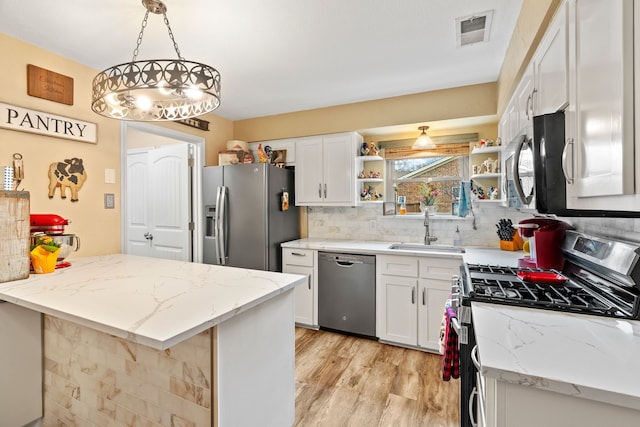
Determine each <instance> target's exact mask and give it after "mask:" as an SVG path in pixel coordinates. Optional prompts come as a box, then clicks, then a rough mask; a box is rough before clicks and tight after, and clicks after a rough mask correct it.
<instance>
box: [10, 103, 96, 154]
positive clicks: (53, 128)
mask: <svg viewBox="0 0 640 427" xmlns="http://www.w3.org/2000/svg"><path fill="white" fill-rule="evenodd" d="M0 128H5V129H11V130H17V131H20V132H30V133H37V134H40V135H46V136H53V137H55V138H65V139H73V140H75V141H81V142H88V143H92V144H95V143H96V142H98V130H97V125H96V124H95V123H90V122H84V121H82V120H76V119H72V118H69V117H64V116H58V115H55V114H50V113H45V112H42V111H37V110H30V109H28V108H22V107H17V106H15V105H9V104H4V103H2V102H0Z"/></svg>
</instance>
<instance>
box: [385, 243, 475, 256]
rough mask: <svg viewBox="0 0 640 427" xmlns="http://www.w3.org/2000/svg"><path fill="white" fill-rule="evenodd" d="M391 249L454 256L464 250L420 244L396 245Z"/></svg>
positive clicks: (456, 247)
mask: <svg viewBox="0 0 640 427" xmlns="http://www.w3.org/2000/svg"><path fill="white" fill-rule="evenodd" d="M389 249H395V250H399V251H420V252H444V253H452V254H463V253H464V248H461V247H458V246H446V245H421V244H419V243H394V244H393V245H391V246H389Z"/></svg>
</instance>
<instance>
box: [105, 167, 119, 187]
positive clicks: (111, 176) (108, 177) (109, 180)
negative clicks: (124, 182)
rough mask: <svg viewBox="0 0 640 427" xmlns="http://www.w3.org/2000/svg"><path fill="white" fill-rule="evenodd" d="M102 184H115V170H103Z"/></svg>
mask: <svg viewBox="0 0 640 427" xmlns="http://www.w3.org/2000/svg"><path fill="white" fill-rule="evenodd" d="M104 183H105V184H115V183H116V170H115V169H109V168H107V169H105V170H104Z"/></svg>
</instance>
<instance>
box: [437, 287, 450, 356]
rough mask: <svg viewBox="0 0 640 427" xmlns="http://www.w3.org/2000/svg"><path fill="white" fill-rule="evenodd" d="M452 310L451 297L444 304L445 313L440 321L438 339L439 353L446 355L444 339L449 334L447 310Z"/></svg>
mask: <svg viewBox="0 0 640 427" xmlns="http://www.w3.org/2000/svg"><path fill="white" fill-rule="evenodd" d="M449 308H451V295H449V298H447V301H445V303H444V311H443V312H442V320H441V321H440V336H439V337H438V352H439V353H440V354H442V355H444V337H445V334H446V332H447V310H448V309H449Z"/></svg>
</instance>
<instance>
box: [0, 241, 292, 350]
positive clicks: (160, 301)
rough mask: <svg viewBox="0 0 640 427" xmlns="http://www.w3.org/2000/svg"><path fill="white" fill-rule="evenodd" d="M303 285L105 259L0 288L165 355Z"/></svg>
mask: <svg viewBox="0 0 640 427" xmlns="http://www.w3.org/2000/svg"><path fill="white" fill-rule="evenodd" d="M303 282H304V276H300V275H295V274H282V273H273V272H268V271H258V270H246V269H240V268H232V267H221V266H216V265H207V264H198V263H189V262H182V261H171V260H164V259H157V258H145V257H138V256H132V255H123V254H115V255H105V256H97V257H87V258H77V259H73V262H72V266H71V267H68V268H64V269H59V270H56V271H55V272H53V273H49V274H31V275H30V276H29V278H27V279H24V280H17V281H12V282H6V283H0V300H5V301H8V302H11V303H14V304H17V305H20V306H23V307H26V308H29V309H32V310H35V311H39V312H41V313H45V314H49V315H52V316H55V317H59V318H62V319H66V320H69V321H72V322H75V323H78V324H81V325H84V326H88V327H91V328H93V329H96V330H99V331H101V332H105V333H108V334H111V335H115V336H118V337H121V338H125V339H128V340H130V341H134V342H138V343H141V344H144V345H147V346H149V347H153V348H156V349H160V350H162V349H166V348H169V347H171V346H173V345H175V344H177V343H178V342H180V341H182V340H185V339H187V338H190V337H192V336H194V335H196V334H198V333H200V332H202V331H204V330H206V329H208V328H211V327H212V326H214V325H217V324H219V323H221V322H224V321H225V320H227V319H230V318H231V317H233V316H235V315H237V314H239V313H242V312H245V311H247V310H248V309H250V308H251V307H254V306H256V305H258V304H260V303H261V302H263V301H266V300H268V299H270V298H272V297H274V296H276V295H279V294H281V293H283V292H285V291H287V290H289V289H291V288H293V287H295V286H296V285H298V284H300V283H303Z"/></svg>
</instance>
